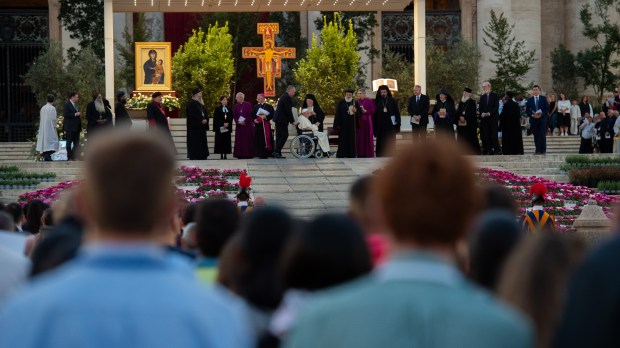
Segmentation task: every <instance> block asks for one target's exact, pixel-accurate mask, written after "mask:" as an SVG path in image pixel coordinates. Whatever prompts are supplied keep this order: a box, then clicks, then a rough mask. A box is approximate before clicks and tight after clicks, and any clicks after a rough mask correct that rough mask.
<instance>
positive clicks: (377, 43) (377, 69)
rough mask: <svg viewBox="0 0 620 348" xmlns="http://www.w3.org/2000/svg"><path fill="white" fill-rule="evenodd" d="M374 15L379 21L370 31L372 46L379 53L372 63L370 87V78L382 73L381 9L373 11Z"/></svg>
mask: <svg viewBox="0 0 620 348" xmlns="http://www.w3.org/2000/svg"><path fill="white" fill-rule="evenodd" d="M375 17H376V18H377V23H379V25H377V26H376V27H374V28H372V31H373V33H374V36H373V38H372V46H373V47H374V48H375V49H376V50H379V55H378V56H377V57H376V58H375V61H374V62H373V63H372V76H371V83H370V84H371V86H370V87H372V80H376V79H378V78H380V77H381V76H380V75H381V74H383V38H382V33H381V28H382V23H383V22H382V19H381V11H377V13H375Z"/></svg>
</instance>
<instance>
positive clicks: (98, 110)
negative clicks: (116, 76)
mask: <svg viewBox="0 0 620 348" xmlns="http://www.w3.org/2000/svg"><path fill="white" fill-rule="evenodd" d="M103 102H104V100H103V97H102V96H101V93H98V92H95V93H94V94H93V101H92V102H90V103H88V105H86V121H87V123H86V132H87V134H88V136H89V137H92V136H93V135H94V134H95V132H97V131H98V130H101V129H104V128H106V127H109V126H110V127H111V126H112V110H110V108H109V107H106V106H105V104H104V103H103ZM108 105H110V104H109V103H108Z"/></svg>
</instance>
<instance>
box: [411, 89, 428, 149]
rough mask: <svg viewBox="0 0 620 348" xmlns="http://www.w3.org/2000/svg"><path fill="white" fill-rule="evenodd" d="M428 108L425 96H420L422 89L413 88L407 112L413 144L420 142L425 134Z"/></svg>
mask: <svg viewBox="0 0 620 348" xmlns="http://www.w3.org/2000/svg"><path fill="white" fill-rule="evenodd" d="M429 106H430V101H429V99H428V97H427V96H426V95H424V94H422V87H420V86H419V85H416V86H415V87H413V96H412V97H410V98H409V103H408V105H407V111H409V115H411V121H410V122H411V133H412V135H413V141H414V142H418V141H420V136H422V137H424V135H425V134H426V127H427V126H428V108H429Z"/></svg>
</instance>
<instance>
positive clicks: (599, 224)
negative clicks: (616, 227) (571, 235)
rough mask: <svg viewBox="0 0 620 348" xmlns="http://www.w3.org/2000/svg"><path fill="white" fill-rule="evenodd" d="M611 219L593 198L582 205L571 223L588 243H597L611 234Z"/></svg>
mask: <svg viewBox="0 0 620 348" xmlns="http://www.w3.org/2000/svg"><path fill="white" fill-rule="evenodd" d="M611 226H612V223H611V220H609V218H607V216H606V215H605V213H604V212H603V208H602V207H600V206H598V204H597V203H596V201H595V200H590V201H589V202H588V204H587V205H586V206H585V207H583V210H582V211H581V214H579V217H578V218H577V219H576V220H575V222H574V223H573V227H574V228H575V229H576V230H577V234H578V235H580V236H582V237H583V239H584V240H585V241H586V242H587V243H588V244H590V245H592V244H596V243H599V242H601V241H604V240H606V239H608V238H609V237H610V236H611V233H610V232H611Z"/></svg>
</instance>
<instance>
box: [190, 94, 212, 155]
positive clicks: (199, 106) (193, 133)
mask: <svg viewBox="0 0 620 348" xmlns="http://www.w3.org/2000/svg"><path fill="white" fill-rule="evenodd" d="M185 113H186V114H187V158H189V159H190V160H206V159H207V157H209V146H208V145H207V131H208V130H209V114H208V113H207V110H206V109H205V107H204V102H203V101H202V91H201V90H200V88H195V89H194V90H193V91H192V100H190V101H189V103H188V104H187V108H186V109H185Z"/></svg>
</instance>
